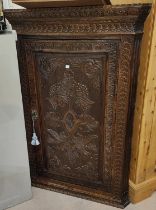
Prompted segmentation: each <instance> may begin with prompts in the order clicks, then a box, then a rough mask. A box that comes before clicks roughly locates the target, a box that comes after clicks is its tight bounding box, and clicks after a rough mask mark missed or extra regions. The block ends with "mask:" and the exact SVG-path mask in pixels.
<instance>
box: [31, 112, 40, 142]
mask: <svg viewBox="0 0 156 210" xmlns="http://www.w3.org/2000/svg"><path fill="white" fill-rule="evenodd" d="M37 118H38V114H37V111H35V110H33V111H32V122H33V135H32V141H31V145H33V146H38V145H40V142H39V139H38V137H37V134H36V131H35V120H37Z"/></svg>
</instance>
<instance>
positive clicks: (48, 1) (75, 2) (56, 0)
mask: <svg viewBox="0 0 156 210" xmlns="http://www.w3.org/2000/svg"><path fill="white" fill-rule="evenodd" d="M12 2H13V3H15V4H18V5H20V6H23V7H25V8H38V7H67V6H87V5H108V4H111V3H110V0H13V1H12Z"/></svg>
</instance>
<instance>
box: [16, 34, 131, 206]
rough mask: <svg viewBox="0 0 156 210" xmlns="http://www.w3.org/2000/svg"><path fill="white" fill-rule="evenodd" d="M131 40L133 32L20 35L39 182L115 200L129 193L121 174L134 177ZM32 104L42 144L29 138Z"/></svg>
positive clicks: (34, 165) (32, 149) (35, 174)
mask: <svg viewBox="0 0 156 210" xmlns="http://www.w3.org/2000/svg"><path fill="white" fill-rule="evenodd" d="M133 43H134V39H133V37H131V38H128V37H126V36H125V37H123V38H122V42H121V41H120V40H119V39H113V40H108V39H107V40H75V41H74V40H27V39H25V40H24V39H23V40H21V43H20V48H21V49H20V50H19V53H20V51H21V52H22V53H21V54H20V55H21V59H20V62H21V68H20V71H21V77H22V78H21V79H22V82H23V86H22V87H23V88H25V90H24V89H23V91H25V92H27V93H28V94H29V96H26V95H25V96H26V97H27V99H26V100H25V101H24V103H25V113H26V114H25V119H26V128H27V138H28V146H29V158H30V165H31V175H32V180H33V183H36V184H38V186H40V185H42V184H44V186H47V188H50V189H51V188H55V189H59V190H62V191H70V192H72V193H76V194H79V195H81V196H83V195H85V196H89V197H93V199H94V198H96V200H100V201H102V200H103V199H104V200H105V202H106V200H107V193H108V196H109V197H110V195H109V193H110V194H111V196H112V195H113V196H114V197H113V196H112V197H113V199H114V200H115V202H117V200H116V198H117V197H116V196H118V195H121V194H122V192H123V188H121V187H120V183H119V180H123V186H124V183H125V185H126V186H127V182H128V179H125V180H124V178H123V173H122V169H123V168H122V167H123V165H122V164H121V162H120V161H121V156H122V155H124V150H123V149H122V148H124V145H123V144H124V141H123V139H124V137H125V132H126V119H127V110H128V98H129V91H130V90H129V76H130V72H129V69H130V64H131V53H132V46H133ZM120 48H121V50H120V53H119V49H120ZM125 55H126V56H125ZM119 57H120V59H119ZM119 61H120V64H119ZM125 64H126V65H125ZM119 65H120V68H119ZM27 84H29V86H27ZM26 89H27V91H26ZM118 89H119V91H118ZM28 99H29V100H28ZM32 111H36V112H37V113H38V119H37V120H36V121H35V128H36V132H37V135H38V137H39V140H40V143H41V144H40V145H39V146H38V147H33V146H32V145H31V136H32V127H31V126H30V121H31V116H29V115H28V113H31V112H32ZM116 122H118V123H116ZM123 161H124V160H123ZM125 170H126V168H125ZM95 189H96V190H95ZM94 190H95V191H94ZM126 195H127V194H125V197H124V196H123V198H124V199H126ZM112 203H113V201H112ZM119 203H121V201H119Z"/></svg>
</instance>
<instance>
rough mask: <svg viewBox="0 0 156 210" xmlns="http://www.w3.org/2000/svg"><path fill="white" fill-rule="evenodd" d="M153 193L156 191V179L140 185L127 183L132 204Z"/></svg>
mask: <svg viewBox="0 0 156 210" xmlns="http://www.w3.org/2000/svg"><path fill="white" fill-rule="evenodd" d="M154 191H156V177H154V178H152V179H149V180H146V181H145V182H142V183H140V184H134V183H133V182H132V181H130V182H129V196H130V201H131V202H132V203H138V202H140V201H142V200H144V199H146V198H148V197H150V196H151V195H152V194H153V192H154Z"/></svg>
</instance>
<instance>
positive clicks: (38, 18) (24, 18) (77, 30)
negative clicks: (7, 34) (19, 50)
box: [5, 5, 150, 36]
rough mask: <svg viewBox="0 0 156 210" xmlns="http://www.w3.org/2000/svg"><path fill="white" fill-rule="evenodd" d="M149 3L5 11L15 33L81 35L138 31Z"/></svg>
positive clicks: (140, 31) (147, 11)
mask: <svg viewBox="0 0 156 210" xmlns="http://www.w3.org/2000/svg"><path fill="white" fill-rule="evenodd" d="M149 9H150V6H149V5H144V6H143V5H135V6H134V5H133V6H104V7H102V6H96V7H95V6H94V7H93V6H88V7H64V8H40V9H31V10H6V11H5V15H6V17H7V19H8V20H9V21H10V23H11V24H12V25H13V28H14V29H16V30H17V32H18V34H27V35H35V34H38V35H44V34H45V35H57V34H58V33H59V34H61V35H65V36H66V35H69V36H70V35H77V34H80V35H85V34H86V33H87V34H88V33H92V34H93V35H94V34H96V33H100V34H101V35H102V34H114V33H118V34H119V33H121V34H125V33H126V34H127V33H128V34H134V33H142V30H143V22H144V20H145V18H146V17H147V15H148V13H149Z"/></svg>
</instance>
